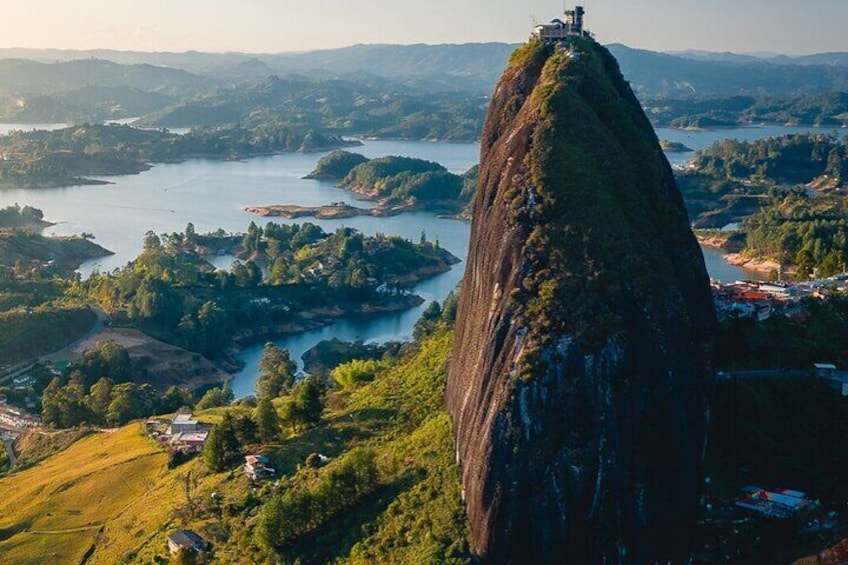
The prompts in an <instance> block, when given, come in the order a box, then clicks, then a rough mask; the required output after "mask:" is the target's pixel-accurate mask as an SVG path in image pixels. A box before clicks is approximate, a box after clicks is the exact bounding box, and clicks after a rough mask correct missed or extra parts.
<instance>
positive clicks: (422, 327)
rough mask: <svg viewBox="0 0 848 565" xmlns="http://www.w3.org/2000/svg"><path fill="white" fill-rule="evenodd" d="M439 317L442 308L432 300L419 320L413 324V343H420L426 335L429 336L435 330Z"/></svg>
mask: <svg viewBox="0 0 848 565" xmlns="http://www.w3.org/2000/svg"><path fill="white" fill-rule="evenodd" d="M441 317H442V307H441V306H439V303H438V302H436V301H435V300H434V301H433V302H431V303H430V304H429V305H428V306H427V308H425V309H424V313H423V314H421V318H419V319H418V321H417V322H415V326H414V327H413V328H412V337H413V339H415V341H421V340H422V339H424V338H425V337H427V336H428V335H431V334H432V333H433V332H434V331H435V330H436V327H437V326H438V324H439V320H440V319H441Z"/></svg>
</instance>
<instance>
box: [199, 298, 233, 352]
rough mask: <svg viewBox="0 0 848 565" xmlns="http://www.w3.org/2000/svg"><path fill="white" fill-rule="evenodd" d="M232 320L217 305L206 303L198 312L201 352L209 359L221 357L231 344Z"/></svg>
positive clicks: (210, 302)
mask: <svg viewBox="0 0 848 565" xmlns="http://www.w3.org/2000/svg"><path fill="white" fill-rule="evenodd" d="M230 325H231V324H230V318H229V316H228V315H227V313H226V312H225V311H224V310H222V309H221V308H220V307H219V306H218V305H217V304H216V303H214V302H212V301H211V300H210V301H208V302H205V303H204V304H203V306H201V307H200V310H198V311H197V332H198V333H199V334H200V335H199V345H200V351H201V352H202V353H203V354H204V355H206V356H207V357H212V358H214V357H220V356H221V355H222V354H223V349H224V348H225V347H226V346H227V344H228V343H229V342H230Z"/></svg>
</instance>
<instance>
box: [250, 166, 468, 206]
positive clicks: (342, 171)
mask: <svg viewBox="0 0 848 565" xmlns="http://www.w3.org/2000/svg"><path fill="white" fill-rule="evenodd" d="M477 171H478V168H477V167H476V166H474V167H472V168H471V169H469V170H468V171H467V172H466V173H465V174H463V175H456V174H453V173H451V172H449V171H448V170H447V169H446V168H445V167H444V166H442V165H440V164H439V163H434V162H432V161H426V160H424V159H415V158H411V157H398V156H388V157H379V158H376V159H367V158H366V157H364V156H362V155H359V154H357V153H350V152H348V151H343V150H337V151H333V152H332V153H329V154H328V155H325V156H324V157H322V158H321V159H320V160H319V161H318V164H317V165H316V167H315V170H313V171H312V172H311V173H309V174H308V175H307V176H306V177H304V178H307V179H317V180H330V181H336V182H337V183H338V186H339V187H340V188H344V189H345V190H349V191H351V192H353V193H354V194H356V195H357V196H359V197H361V198H364V199H366V200H371V201H374V202H376V205H375V206H374V207H372V208H360V207H356V206H350V205H348V204H345V203H343V202H335V203H332V204H328V205H325V206H297V205H293V204H271V205H265V206H249V207H247V208H245V210H246V211H248V212H251V213H254V214H257V215H259V216H282V217H285V218H288V219H294V218H300V217H306V216H309V217H313V218H320V219H326V220H333V219H343V218H352V217H354V216H377V217H380V216H394V215H397V214H402V213H403V212H410V211H414V210H427V211H430V212H435V213H438V214H442V215H445V216H448V217H457V218H460V219H468V218H469V217H470V206H471V201H472V199H473V197H474V193H475V191H476V190H477V175H478V172H477Z"/></svg>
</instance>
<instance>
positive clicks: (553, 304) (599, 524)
mask: <svg viewBox="0 0 848 565" xmlns="http://www.w3.org/2000/svg"><path fill="white" fill-rule="evenodd" d="M714 325H715V317H714V312H713V307H712V300H711V296H710V290H709V283H708V278H707V273H706V269H705V267H704V261H703V257H702V255H701V252H700V249H699V247H698V245H697V242H696V241H695V238H694V236H693V235H692V232H691V230H690V229H689V225H688V222H687V217H686V213H685V211H684V208H683V203H682V200H681V198H680V194H679V192H678V190H677V187H676V185H675V182H674V177H673V175H672V171H671V169H670V167H669V165H668V162H667V161H666V159H665V158H664V156H663V154H662V151H661V149H660V146H659V142H658V140H657V138H656V136H655V134H654V132H653V129H652V128H651V125H650V123H649V122H648V120H647V118H646V117H645V115H644V113H643V112H642V110H641V107H640V106H639V103H638V101H637V100H636V98H635V96H634V95H633V93H632V92H631V90H630V87H629V86H628V84H627V83H626V82H625V81H624V79H623V78H622V76H621V73H620V71H619V69H618V65H617V63H616V61H615V59H614V58H613V57H612V56H611V55H610V54H609V52H607V51H606V49H604V48H603V47H601V46H599V45H598V44H596V43H595V42H594V41H592V40H588V39H574V40H572V42H571V43H570V46H569V48H568V49H554V48H552V47H546V46H544V45H541V44H538V43H537V44H533V43H531V44H528V45H526V46H524V47H522V48H521V49H519V50H518V51H517V52H516V53H515V54H514V55H513V57H512V60H511V61H510V64H509V67H508V68H507V70H506V72H505V74H504V76H503V78H502V79H501V81H500V84H499V85H498V87H497V89H496V91H495V94H494V97H493V99H492V103H491V106H490V109H489V115H488V118H487V122H486V127H485V130H484V134H483V141H482V154H481V168H480V186H479V190H478V193H477V196H476V201H475V209H474V218H473V227H472V235H471V249H470V254H469V260H468V263H467V270H466V273H465V279H464V282H463V286H462V295H461V300H460V307H459V315H458V321H457V337H456V339H457V341H456V346H455V350H454V355H453V360H452V364H451V371H450V377H449V381H448V388H447V396H446V404H447V407H448V410H449V411H450V412H451V413H452V415H453V417H454V421H455V426H456V430H457V457H458V459H459V462H460V464H461V468H462V483H463V490H464V496H465V500H466V504H467V510H468V515H469V519H470V523H471V530H472V533H471V537H472V539H471V542H472V547H473V549H474V550H475V552H476V553H477V554H479V555H480V556H481V557H482V558H483V559H484V561H486V562H491V563H655V562H661V563H667V562H683V561H684V560H685V559H686V556H687V554H688V551H689V546H690V540H691V530H692V527H693V525H694V518H695V514H696V510H697V498H698V492H699V482H700V462H701V452H702V448H703V443H704V430H705V420H706V402H705V398H706V393H707V390H708V388H709V385H710V382H711V367H710V354H711V348H712V335H713V330H714Z"/></svg>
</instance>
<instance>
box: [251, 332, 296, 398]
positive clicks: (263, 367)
mask: <svg viewBox="0 0 848 565" xmlns="http://www.w3.org/2000/svg"><path fill="white" fill-rule="evenodd" d="M295 371H297V363H295V362H294V361H293V360H292V358H291V355H290V354H289V350H288V349H281V348H279V347H277V346H276V345H275V344H273V343H270V342H269V343H266V344H265V351H264V353H263V354H262V359H261V360H260V361H259V378H258V379H257V380H256V396H257V397H258V398H260V399H261V398H263V397H268V398H277V397H279V396H281V395H282V394H286V393H288V392H289V391H290V390H291V387H292V385H293V384H294V375H295Z"/></svg>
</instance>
